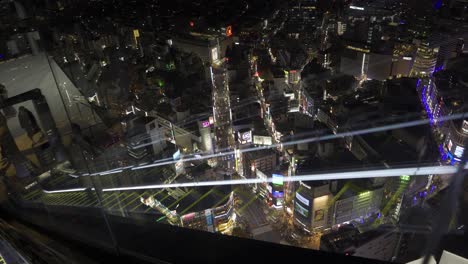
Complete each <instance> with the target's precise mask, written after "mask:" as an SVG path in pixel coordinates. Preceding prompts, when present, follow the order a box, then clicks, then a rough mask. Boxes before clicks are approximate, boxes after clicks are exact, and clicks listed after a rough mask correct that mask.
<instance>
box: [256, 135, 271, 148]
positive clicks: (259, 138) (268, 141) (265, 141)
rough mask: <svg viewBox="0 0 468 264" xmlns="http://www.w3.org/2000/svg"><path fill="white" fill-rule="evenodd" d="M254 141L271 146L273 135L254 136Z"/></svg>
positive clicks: (257, 143)
mask: <svg viewBox="0 0 468 264" xmlns="http://www.w3.org/2000/svg"><path fill="white" fill-rule="evenodd" d="M253 143H254V144H255V145H263V146H270V145H272V144H273V142H272V139H271V137H269V136H253Z"/></svg>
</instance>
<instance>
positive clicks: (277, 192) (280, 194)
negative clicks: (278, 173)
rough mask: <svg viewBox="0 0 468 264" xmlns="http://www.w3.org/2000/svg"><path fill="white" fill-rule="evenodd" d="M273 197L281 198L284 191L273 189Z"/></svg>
mask: <svg viewBox="0 0 468 264" xmlns="http://www.w3.org/2000/svg"><path fill="white" fill-rule="evenodd" d="M273 197H274V198H283V197H284V192H282V191H273Z"/></svg>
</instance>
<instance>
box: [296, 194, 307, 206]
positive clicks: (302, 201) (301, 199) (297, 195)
mask: <svg viewBox="0 0 468 264" xmlns="http://www.w3.org/2000/svg"><path fill="white" fill-rule="evenodd" d="M296 198H297V200H299V201H300V202H301V203H303V204H305V205H307V206H309V204H310V203H309V200H308V199H307V198H305V197H304V196H302V195H301V194H300V193H298V192H297V193H296Z"/></svg>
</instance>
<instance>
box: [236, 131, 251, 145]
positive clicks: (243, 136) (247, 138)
mask: <svg viewBox="0 0 468 264" xmlns="http://www.w3.org/2000/svg"><path fill="white" fill-rule="evenodd" d="M237 135H238V137H239V143H241V144H247V143H251V142H252V131H251V130H249V131H244V132H241V131H239V132H238V133H237Z"/></svg>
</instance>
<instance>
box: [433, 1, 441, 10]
mask: <svg viewBox="0 0 468 264" xmlns="http://www.w3.org/2000/svg"><path fill="white" fill-rule="evenodd" d="M441 7H442V0H437V1H436V2H435V3H434V9H436V10H438V9H440V8H441Z"/></svg>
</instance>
